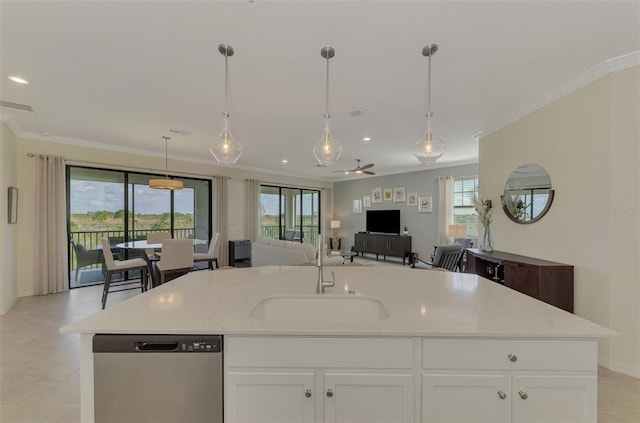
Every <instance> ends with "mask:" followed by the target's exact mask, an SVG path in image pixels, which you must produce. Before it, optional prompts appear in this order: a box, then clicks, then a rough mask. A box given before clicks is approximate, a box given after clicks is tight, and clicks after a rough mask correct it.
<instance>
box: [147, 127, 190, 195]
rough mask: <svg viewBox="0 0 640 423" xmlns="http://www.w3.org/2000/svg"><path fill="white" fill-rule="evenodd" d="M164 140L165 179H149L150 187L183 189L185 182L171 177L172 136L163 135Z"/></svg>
mask: <svg viewBox="0 0 640 423" xmlns="http://www.w3.org/2000/svg"><path fill="white" fill-rule="evenodd" d="M162 139H163V140H164V179H149V188H153V189H168V190H172V191H173V190H177V189H183V188H184V184H183V183H182V181H178V180H177V179H169V143H168V142H169V140H170V139H171V137H167V136H163V137H162Z"/></svg>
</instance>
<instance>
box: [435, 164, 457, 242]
mask: <svg viewBox="0 0 640 423" xmlns="http://www.w3.org/2000/svg"><path fill="white" fill-rule="evenodd" d="M454 181H455V179H454V177H453V176H441V177H439V178H438V244H439V245H442V244H449V236H448V235H447V229H448V228H449V225H452V224H453V183H454Z"/></svg>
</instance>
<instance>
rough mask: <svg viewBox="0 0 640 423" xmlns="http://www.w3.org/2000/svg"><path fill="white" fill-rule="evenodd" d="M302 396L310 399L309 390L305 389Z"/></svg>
mask: <svg viewBox="0 0 640 423" xmlns="http://www.w3.org/2000/svg"><path fill="white" fill-rule="evenodd" d="M304 396H305V397H307V398H311V389H307V390H306V391H304Z"/></svg>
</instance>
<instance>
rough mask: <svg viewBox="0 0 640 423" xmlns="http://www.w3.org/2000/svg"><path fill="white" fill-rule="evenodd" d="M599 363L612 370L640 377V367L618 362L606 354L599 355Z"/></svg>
mask: <svg viewBox="0 0 640 423" xmlns="http://www.w3.org/2000/svg"><path fill="white" fill-rule="evenodd" d="M598 365H599V366H602V367H604V368H605V369H608V370H611V371H612V372H616V373H622V374H624V375H627V376H631V377H635V378H636V379H640V368H638V367H634V366H630V365H628V364H624V363H618V362H616V361H611V360H609V357H608V356H606V355H598Z"/></svg>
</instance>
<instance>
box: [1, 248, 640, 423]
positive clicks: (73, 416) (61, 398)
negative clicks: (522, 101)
mask: <svg viewBox="0 0 640 423" xmlns="http://www.w3.org/2000/svg"><path fill="white" fill-rule="evenodd" d="M356 262H361V263H362V264H365V265H366V264H369V265H381V264H382V263H380V262H377V263H376V262H375V259H374V260H371V259H366V258H365V259H362V258H357V259H356ZM392 263H393V262H392ZM392 263H388V264H392ZM416 271H421V270H416ZM101 289H102V287H101V286H93V287H87V288H78V289H73V290H71V291H69V292H64V293H60V294H52V295H46V296H36V297H24V298H20V299H18V301H17V302H16V304H15V305H14V306H13V307H12V308H11V310H10V311H9V312H8V313H7V314H5V315H3V316H0V422H2V423H36V422H37V423H50V422H59V423H75V422H79V421H80V357H79V352H80V341H79V336H78V335H77V334H61V333H60V332H59V328H60V327H61V326H64V325H66V324H68V323H70V322H72V321H74V320H77V319H81V318H84V317H86V316H88V315H91V314H94V313H96V312H98V311H100V296H101ZM138 293H139V291H126V292H121V293H114V294H109V298H108V302H107V307H108V306H109V305H112V304H114V303H116V302H119V301H123V300H125V299H127V298H130V297H132V296H134V295H138ZM598 422H600V423H638V422H640V379H635V378H632V377H629V376H625V375H621V374H619V373H614V372H611V371H608V370H606V369H603V368H600V369H599V375H598Z"/></svg>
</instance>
